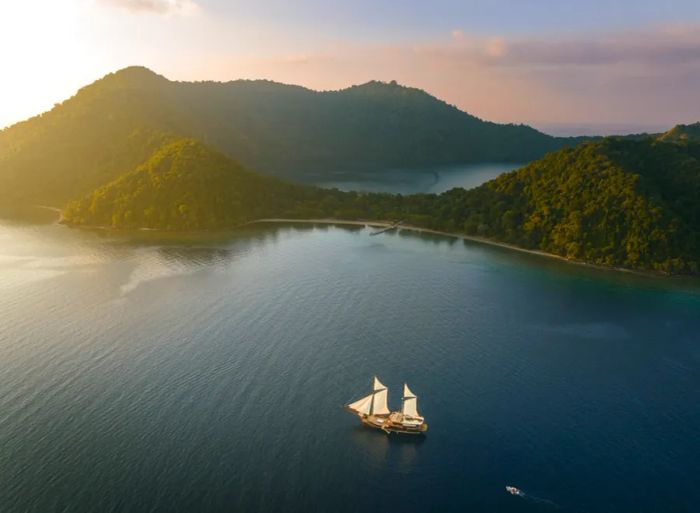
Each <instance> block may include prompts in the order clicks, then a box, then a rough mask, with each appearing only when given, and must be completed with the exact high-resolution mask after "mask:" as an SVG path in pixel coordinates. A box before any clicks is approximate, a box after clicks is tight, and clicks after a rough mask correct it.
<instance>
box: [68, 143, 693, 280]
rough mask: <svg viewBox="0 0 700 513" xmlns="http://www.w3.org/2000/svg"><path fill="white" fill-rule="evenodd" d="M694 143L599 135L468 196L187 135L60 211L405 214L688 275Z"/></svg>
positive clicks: (169, 215)
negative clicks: (354, 177) (361, 187)
mask: <svg viewBox="0 0 700 513" xmlns="http://www.w3.org/2000/svg"><path fill="white" fill-rule="evenodd" d="M696 150H697V148H696V147H695V146H694V145H692V144H690V145H689V144H683V145H679V144H672V143H664V142H659V141H657V140H654V139H652V138H647V139H643V140H624V139H615V138H610V139H604V140H601V141H597V142H590V143H584V144H581V145H579V146H578V147H576V148H574V149H563V150H560V151H558V152H554V153H550V154H548V155H547V156H545V157H544V158H543V159H541V160H539V161H536V162H533V163H531V164H529V165H528V166H525V167H523V168H521V169H519V170H516V171H513V172H511V173H507V174H504V175H501V176H500V177H498V178H497V179H495V180H492V181H490V182H487V183H486V184H484V185H482V186H480V187H477V188H476V189H472V190H464V189H460V188H456V189H452V190H451V191H447V192H445V193H443V194H440V195H435V194H416V195H411V196H402V195H392V194H374V193H373V194H369V193H356V192H341V191H338V190H325V189H320V188H316V187H307V186H302V185H294V184H291V183H287V182H283V181H280V180H277V179H274V178H269V177H263V176H261V175H258V174H256V173H252V172H249V171H247V170H245V169H244V168H242V167H241V166H240V165H239V164H236V163H235V162H233V161H232V160H230V159H229V158H227V157H226V156H224V155H223V154H221V153H218V152H216V151H214V150H211V149H209V148H207V147H206V146H204V145H203V144H201V143H199V142H197V141H196V140H191V139H188V140H178V141H176V142H173V143H169V144H166V145H165V146H164V147H163V148H161V149H160V150H159V151H157V152H156V153H155V154H154V155H153V156H152V157H151V158H150V159H149V160H148V161H146V162H145V163H144V164H142V165H141V166H139V167H137V168H136V169H135V170H134V171H132V172H129V173H127V174H125V175H124V176H122V177H120V178H119V179H117V180H115V181H113V182H111V183H109V184H107V185H105V186H103V187H100V188H99V189H97V190H96V191H95V192H94V193H92V194H91V195H89V196H86V197H85V198H83V199H82V200H79V201H76V202H73V203H71V204H70V205H69V207H68V208H67V209H66V212H65V217H66V219H67V221H69V222H71V223H74V224H87V225H102V226H111V227H115V228H138V227H149V228H160V229H167V230H198V229H211V228H226V227H233V226H236V225H237V224H240V223H242V222H245V221H250V220H254V219H258V218H264V217H291V218H316V217H332V218H339V219H374V220H382V219H405V222H406V223H408V224H412V225H416V226H421V227H426V228H431V229H436V230H442V231H448V232H457V233H464V234H467V235H475V236H481V237H486V238H490V239H493V240H498V241H504V242H508V243H511V244H515V245H518V246H521V247H525V248H532V249H540V250H543V251H547V252H551V253H554V254H557V255H561V256H564V257H567V258H571V259H576V260H582V261H587V262H592V263H595V264H600V265H609V266H624V267H628V268H633V269H646V270H658V271H663V272H674V273H697V272H698V262H699V261H700V233H699V232H700V230H699V227H700V202H699V201H698V198H700V161H699V160H698V158H697V156H696V155H697V151H696Z"/></svg>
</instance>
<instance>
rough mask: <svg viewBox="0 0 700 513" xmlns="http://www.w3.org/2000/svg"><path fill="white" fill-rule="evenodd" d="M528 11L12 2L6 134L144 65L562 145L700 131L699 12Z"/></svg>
mask: <svg viewBox="0 0 700 513" xmlns="http://www.w3.org/2000/svg"><path fill="white" fill-rule="evenodd" d="M458 4H460V5H458ZM522 4H525V2H522V3H520V2H517V3H516V2H498V3H496V2H491V3H488V2H478V1H472V2H465V3H459V2H451V1H443V2H437V3H434V4H431V6H430V7H428V6H427V4H426V5H422V4H421V3H419V2H408V3H405V4H402V5H401V6H392V5H391V3H390V2H378V3H372V2H355V3H352V5H351V4H345V5H336V6H333V7H332V8H331V7H329V6H328V5H326V4H324V3H322V2H316V1H312V0H307V1H304V2H298V3H295V6H294V7H290V6H287V5H285V3H283V2H268V3H267V4H266V7H265V8H263V7H260V6H256V5H254V4H252V3H247V2H223V1H216V0H208V1H207V0H197V1H195V0H64V1H61V2H53V1H48V0H44V1H42V0H29V1H26V2H4V3H3V4H2V6H1V7H0V44H1V45H2V47H3V48H4V49H6V50H5V51H4V53H3V81H2V84H1V85H0V92H1V93H2V109H0V126H7V125H9V124H12V123H14V122H17V121H20V120H22V119H25V118H27V117H29V116H32V115H36V114H39V113H41V112H42V111H45V110H48V109H50V108H51V107H52V105H53V104H54V103H55V102H59V101H62V100H64V99H66V98H67V97H69V96H71V95H72V94H74V93H75V92H76V90H77V89H78V88H79V87H81V86H82V85H84V84H86V83H89V82H91V81H93V80H96V79H97V78H99V77H101V76H103V75H104V74H106V73H108V72H111V71H115V70H117V69H120V68H122V67H125V66H128V65H132V64H140V65H144V66H147V67H149V68H151V69H153V70H154V71H156V72H158V73H160V74H162V75H165V76H166V77H168V78H170V79H173V80H221V81H226V80H235V79H238V78H268V79H272V80H276V81H281V82H286V83H295V84H300V85H304V86H306V87H310V88H313V89H339V88H344V87H347V86H350V85H352V84H358V83H362V82H366V81H369V80H373V79H377V80H384V81H390V80H397V81H398V82H400V83H403V84H406V85H410V86H414V87H419V88H422V89H425V90H427V91H428V92H430V93H431V94H434V95H435V96H438V97H440V98H442V99H444V100H446V101H448V102H450V103H453V104H455V105H457V106H458V107H460V108H462V109H463V110H466V111H468V112H470V113H473V114H475V115H477V116H479V117H481V118H484V119H489V120H494V121H501V122H516V123H530V124H534V125H536V126H541V127H543V128H545V129H547V128H552V127H554V128H553V129H554V130H555V131H556V125H558V124H564V123H565V124H566V125H576V124H581V125H591V126H598V127H599V130H598V131H599V132H601V131H602V132H604V131H605V130H606V128H605V127H606V126H607V127H608V128H611V127H612V128H613V129H614V127H615V126H617V127H620V129H624V127H627V126H629V127H630V129H633V128H634V127H641V128H644V127H647V126H649V127H658V128H663V127H664V126H671V125H673V124H675V123H682V122H691V121H693V120H695V119H697V118H698V117H700V106H698V104H697V102H695V101H692V95H693V94H695V89H696V87H697V84H698V83H700V7H698V4H697V3H694V2H684V1H675V2H668V3H667V4H666V5H665V6H653V5H652V3H651V2H650V3H649V5H648V6H639V4H638V3H634V4H635V7H636V9H635V11H634V14H629V13H626V12H625V11H624V9H623V8H622V6H621V5H617V4H616V6H609V5H607V4H605V3H604V2H598V1H596V2H590V3H588V4H586V7H585V8H584V7H581V6H580V3H579V6H578V7H576V6H573V5H567V4H568V2H550V1H543V2H537V3H531V4H530V5H528V6H524V5H522ZM619 4H630V5H631V2H620V3H619ZM601 13H602V14H601ZM601 16H602V18H603V19H602V20H601V19H600V18H601ZM594 21H595V24H594ZM659 125H660V126H659Z"/></svg>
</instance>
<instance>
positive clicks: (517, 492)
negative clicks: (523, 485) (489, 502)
mask: <svg viewBox="0 0 700 513" xmlns="http://www.w3.org/2000/svg"><path fill="white" fill-rule="evenodd" d="M506 492H508V493H509V494H511V495H517V496H518V497H523V496H524V495H525V494H524V493H523V491H522V490H521V489H520V488H516V487H515V486H506Z"/></svg>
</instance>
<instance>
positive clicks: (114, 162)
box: [0, 67, 579, 206]
mask: <svg viewBox="0 0 700 513" xmlns="http://www.w3.org/2000/svg"><path fill="white" fill-rule="evenodd" d="M179 137H192V138H196V139H199V140H201V141H202V142H204V143H205V144H207V145H209V146H211V147H213V148H216V149H218V150H219V151H221V152H223V153H224V154H226V155H228V156H230V157H232V158H234V159H236V160H237V161H239V162H241V163H242V164H243V165H245V166H247V167H249V168H252V169H255V170H257V171H260V172H262V173H264V174H269V175H275V176H279V177H283V178H287V179H295V180H296V179H303V178H305V177H308V176H310V175H311V174H315V175H316V176H319V175H321V176H322V175H323V174H324V173H327V172H329V171H340V172H347V173H352V172H354V171H357V170H368V169H370V170H381V169H383V168H421V167H427V166H442V165H451V164H461V163H470V162H485V161H512V162H524V161H529V160H532V159H534V158H539V157H541V156H542V155H543V154H544V153H546V152H548V151H552V150H555V149H558V148H560V147H562V146H565V145H571V144H574V143H576V142H578V141H579V139H571V138H555V137H551V136H548V135H545V134H543V133H541V132H538V131H537V130H535V129H533V128H531V127H527V126H523V125H499V124H496V123H490V122H486V121H482V120H480V119H478V118H476V117H474V116H471V115H469V114H467V113H465V112H462V111H460V110H459V109H457V108H456V107H453V106H451V105H448V104H447V103H445V102H443V101H441V100H438V99H436V98H434V97H432V96H430V95H429V94H428V93H426V92H424V91H421V90H419V89H413V88H409V87H404V86H400V85H398V84H396V83H395V82H392V83H383V82H376V81H374V82H368V83H367V84H363V85H359V86H353V87H350V88H347V89H343V90H340V91H327V92H317V91H312V90H310V89H306V88H303V87H300V86H292V85H284V84H279V83H275V82H270V81H265V80H255V81H250V80H237V81H233V82H226V83H220V82H174V81H170V80H168V79H166V78H165V77H162V76H160V75H158V74H156V73H154V72H152V71H150V70H148V69H147V68H143V67H130V68H125V69H123V70H121V71H118V72H116V73H111V74H109V75H107V76H105V77H104V78H102V79H100V80H98V81H96V82H94V83H93V84H90V85H88V86H86V87H83V88H82V89H81V90H80V91H78V93H77V94H76V95H75V96H74V97H72V98H70V99H68V100H66V101H64V102H63V103H62V104H60V105H58V106H56V107H55V108H54V109H52V110H51V111H49V112H47V113H44V114H42V115H40V116H36V117H34V118H31V119H29V120H27V121H25V122H21V123H17V124H15V125H13V126H11V127H9V128H7V129H5V130H3V131H1V132H0V186H1V187H2V188H1V189H0V191H1V192H0V195H1V196H0V198H4V199H5V200H6V201H10V200H12V201H17V202H26V201H31V202H43V203H48V204H52V205H56V206H61V205H63V204H65V202H66V201H68V200H70V199H74V198H76V197H79V196H81V195H83V194H86V193H88V192H89V191H91V190H93V189H94V188H95V187H97V186H99V185H101V184H104V183H106V182H107V181H109V180H112V179H114V178H116V177H117V176H120V175H121V174H122V173H124V172H127V171H129V170H130V169H133V167H135V166H136V165H138V164H140V163H141V162H143V161H144V160H145V159H146V158H147V157H148V155H150V154H151V153H152V152H153V151H155V150H156V149H157V148H159V147H160V145H161V144H162V143H163V142H164V141H165V140H166V139H168V138H171V139H172V138H179Z"/></svg>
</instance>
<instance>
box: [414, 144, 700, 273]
mask: <svg viewBox="0 0 700 513" xmlns="http://www.w3.org/2000/svg"><path fill="white" fill-rule="evenodd" d="M434 208H435V212H437V213H438V214H437V215H436V216H435V214H433V215H434V216H435V218H434V219H432V220H431V221H430V224H431V226H432V227H435V228H438V229H448V230H452V229H457V230H459V231H463V232H464V233H467V234H471V235H479V236H483V237H488V238H491V239H495V240H499V241H504V242H508V243H511V244H515V245H518V246H521V247H525V248H531V249H538V250H543V251H546V252H550V253H554V254H556V255H561V256H564V257H567V258H570V259H574V260H580V261H585V262H590V263H594V264H600V265H607V266H621V267H627V268H631V269H645V270H657V271H663V272H673V273H694V274H696V273H698V271H699V269H700V159H699V158H698V146H697V145H692V144H691V145H678V144H670V143H664V142H659V141H655V140H654V139H652V138H648V139H645V140H640V141H636V140H629V139H621V138H607V139H604V140H601V141H597V142H589V143H583V144H581V145H579V146H577V147H576V148H573V149H563V150H560V151H558V152H554V153H550V154H548V155H546V156H545V157H544V158H543V159H541V160H538V161H536V162H532V163H531V164H529V165H527V166H525V167H523V168H521V169H519V170H516V171H513V172H511V173H507V174H504V175H501V176H500V177H498V178H496V179H495V180H492V181H490V182H488V183H486V184H484V185H482V186H481V187H478V188H476V189H473V190H470V191H464V190H459V189H455V190H453V191H449V192H447V193H445V194H443V195H442V197H441V198H439V199H438V200H436V203H435V206H434ZM425 214H426V215H428V214H429V211H428V209H425Z"/></svg>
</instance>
